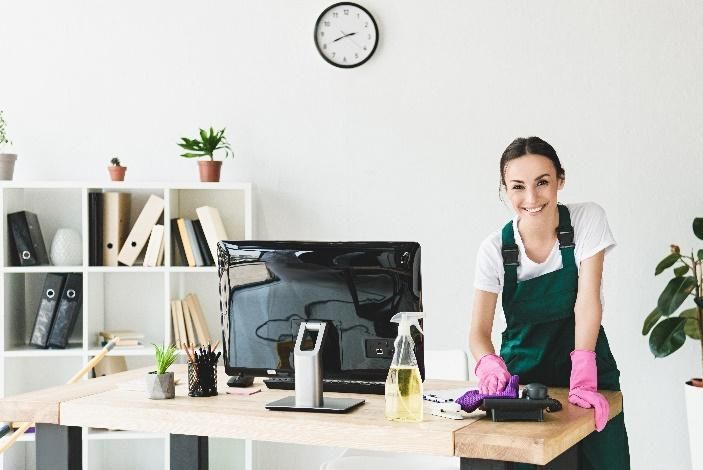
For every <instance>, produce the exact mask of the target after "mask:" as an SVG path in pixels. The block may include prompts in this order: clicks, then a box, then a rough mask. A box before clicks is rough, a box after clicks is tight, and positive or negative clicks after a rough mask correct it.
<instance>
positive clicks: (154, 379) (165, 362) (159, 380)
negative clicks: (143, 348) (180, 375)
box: [146, 344, 178, 400]
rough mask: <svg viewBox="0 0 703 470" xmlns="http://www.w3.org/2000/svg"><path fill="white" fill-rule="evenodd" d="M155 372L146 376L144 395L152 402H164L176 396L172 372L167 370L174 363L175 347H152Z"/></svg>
mask: <svg viewBox="0 0 703 470" xmlns="http://www.w3.org/2000/svg"><path fill="white" fill-rule="evenodd" d="M154 350H155V354H156V370H155V371H153V372H149V373H148V374H147V375H146V393H147V395H148V396H149V398H151V399H152V400H165V399H169V398H174V397H175V396H176V383H175V380H174V378H173V372H168V371H167V369H168V368H169V367H171V365H172V364H173V363H174V362H175V361H176V358H177V357H178V350H177V349H176V348H175V346H168V347H166V346H159V345H157V344H155V345H154Z"/></svg>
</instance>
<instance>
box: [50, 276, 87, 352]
mask: <svg viewBox="0 0 703 470" xmlns="http://www.w3.org/2000/svg"><path fill="white" fill-rule="evenodd" d="M82 293H83V275H82V274H80V273H69V274H66V281H65V282H64V285H63V288H62V289H61V296H60V298H59V303H58V305H57V306H56V314H55V316H54V321H53V322H52V324H51V332H50V333H49V340H48V342H47V345H48V346H49V347H50V348H59V349H64V348H65V347H66V345H67V344H68V338H69V337H70V336H71V333H72V332H73V330H74V328H75V327H76V322H77V321H78V315H79V314H80V311H81V307H82V305H83V296H82Z"/></svg>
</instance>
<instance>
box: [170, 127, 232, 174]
mask: <svg viewBox="0 0 703 470" xmlns="http://www.w3.org/2000/svg"><path fill="white" fill-rule="evenodd" d="M178 146H179V147H181V148H182V149H185V150H188V151H189V152H186V153H183V154H181V157H185V158H200V157H209V158H210V159H209V160H200V161H199V162H198V169H199V170H200V181H204V182H217V181H220V170H221V169H222V162H221V161H220V160H215V157H214V153H215V151H217V150H224V151H225V158H227V157H229V156H231V155H232V148H231V147H230V145H229V142H227V139H226V138H225V129H221V130H219V131H217V132H215V131H214V130H213V128H212V127H211V128H210V130H209V131H206V130H204V129H200V140H198V139H197V138H195V139H189V138H188V137H181V143H179V144H178Z"/></svg>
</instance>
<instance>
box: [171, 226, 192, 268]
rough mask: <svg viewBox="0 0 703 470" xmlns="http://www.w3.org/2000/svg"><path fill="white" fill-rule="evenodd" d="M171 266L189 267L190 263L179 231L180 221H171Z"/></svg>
mask: <svg viewBox="0 0 703 470" xmlns="http://www.w3.org/2000/svg"><path fill="white" fill-rule="evenodd" d="M171 239H172V240H173V243H171V247H172V248H173V250H172V251H171V258H172V259H171V264H172V265H173V266H187V265H188V261H187V260H186V252H185V248H184V247H183V240H181V232H180V231H179V230H178V219H171Z"/></svg>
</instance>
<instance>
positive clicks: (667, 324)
mask: <svg viewBox="0 0 703 470" xmlns="http://www.w3.org/2000/svg"><path fill="white" fill-rule="evenodd" d="M685 323H686V319H685V318H667V319H665V320H663V321H661V322H660V323H659V324H658V325H657V326H655V327H654V329H653V330H652V334H651V335H650V336H649V350H650V351H652V354H654V357H666V356H668V355H669V354H671V353H673V352H674V351H676V350H677V349H679V348H680V347H681V346H683V343H684V342H685V341H686V334H685V333H684V331H683V327H684V324H685Z"/></svg>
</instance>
